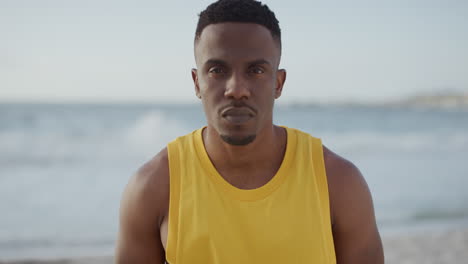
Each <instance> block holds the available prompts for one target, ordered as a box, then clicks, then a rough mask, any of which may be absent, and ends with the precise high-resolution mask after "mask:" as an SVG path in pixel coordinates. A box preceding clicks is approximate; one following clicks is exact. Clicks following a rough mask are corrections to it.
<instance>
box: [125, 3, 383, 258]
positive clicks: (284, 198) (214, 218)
mask: <svg viewBox="0 0 468 264" xmlns="http://www.w3.org/2000/svg"><path fill="white" fill-rule="evenodd" d="M194 50H195V60H196V65H197V69H193V70H192V78H193V81H194V84H195V93H196V95H197V96H198V97H199V98H200V99H201V101H202V103H203V107H204V111H205V115H206V119H207V126H206V127H205V128H202V129H199V130H196V131H194V132H193V133H191V134H189V135H186V136H184V137H180V138H178V139H177V140H175V141H173V142H171V143H170V144H169V145H168V147H167V148H165V149H163V150H162V151H161V152H159V154H157V155H156V156H155V157H154V158H153V159H152V160H151V161H149V162H148V163H146V164H145V165H144V166H143V167H142V168H141V169H140V170H139V171H138V173H137V174H136V175H135V176H133V177H132V178H131V180H130V182H129V184H128V186H127V188H126V190H125V193H124V196H123V200H122V204H121V216H120V232H119V237H118V245H117V251H116V262H117V263H119V264H123V263H164V261H167V262H169V263H171V264H181V263H222V264H226V263H340V264H343V263H346V264H351V263H355V264H358V263H359V264H365V263H369V264H371V263H372V264H379V263H383V250H382V244H381V241H380V236H379V233H378V230H377V227H376V222H375V217H374V211H373V205H372V199H371V195H370V192H369V190H368V187H367V185H366V182H365V180H364V178H363V177H362V175H361V174H360V172H359V170H358V169H357V168H356V167H355V166H354V165H353V164H352V163H350V162H349V161H347V160H345V159H343V158H341V157H340V156H338V155H337V154H335V153H333V152H332V151H330V150H329V149H327V148H326V147H324V146H322V145H321V142H320V140H319V139H317V138H313V137H311V136H310V135H308V134H306V133H303V132H301V131H298V130H295V129H291V128H286V127H279V126H276V125H274V124H273V121H272V120H273V104H274V101H275V99H277V98H279V97H280V95H281V92H282V89H283V85H284V83H285V80H286V72H285V70H283V69H278V67H279V63H280V56H281V33H280V28H279V25H278V21H277V20H276V18H275V15H274V13H273V12H271V11H270V10H269V9H268V7H267V6H265V5H262V4H261V3H260V2H256V1H253V0H220V1H218V2H216V3H213V4H212V5H210V6H208V8H207V9H206V10H205V11H203V12H202V13H201V14H200V19H199V22H198V26H197V30H196V36H195V49H194ZM304 121H305V122H307V120H304Z"/></svg>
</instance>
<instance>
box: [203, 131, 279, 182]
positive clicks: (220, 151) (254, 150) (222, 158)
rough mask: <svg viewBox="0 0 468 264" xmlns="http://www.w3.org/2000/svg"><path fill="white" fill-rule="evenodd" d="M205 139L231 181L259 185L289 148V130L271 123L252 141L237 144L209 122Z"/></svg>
mask: <svg viewBox="0 0 468 264" xmlns="http://www.w3.org/2000/svg"><path fill="white" fill-rule="evenodd" d="M203 141H204V145H205V149H206V152H207V153H208V156H209V157H210V159H211V162H212V163H213V165H214V166H215V168H216V169H217V171H218V172H219V173H220V174H221V176H222V177H224V178H225V179H226V180H227V181H228V182H231V183H234V182H240V183H239V184H234V185H239V186H242V185H243V186H247V185H256V183H259V182H262V181H264V180H262V179H266V181H267V180H269V179H271V178H272V177H273V176H274V175H275V173H276V172H277V170H278V169H279V167H280V165H281V162H282V160H283V157H284V153H285V149H286V130H285V129H284V128H281V127H278V126H274V125H271V126H269V127H267V128H264V129H262V130H261V131H260V132H259V134H257V137H256V139H255V140H254V141H253V142H251V143H250V144H248V145H245V146H233V145H230V144H228V143H226V142H224V141H223V140H222V139H221V137H220V136H219V134H218V133H217V132H216V130H215V129H213V128H212V127H209V126H208V127H207V128H206V129H204V131H203ZM255 177H259V178H261V179H255ZM239 178H244V179H239ZM254 182H256V183H254ZM251 183H252V184H251Z"/></svg>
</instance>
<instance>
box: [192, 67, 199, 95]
mask: <svg viewBox="0 0 468 264" xmlns="http://www.w3.org/2000/svg"><path fill="white" fill-rule="evenodd" d="M192 80H193V84H194V85H195V95H196V96H197V97H198V98H200V99H201V94H200V86H199V85H198V74H197V69H195V68H193V69H192Z"/></svg>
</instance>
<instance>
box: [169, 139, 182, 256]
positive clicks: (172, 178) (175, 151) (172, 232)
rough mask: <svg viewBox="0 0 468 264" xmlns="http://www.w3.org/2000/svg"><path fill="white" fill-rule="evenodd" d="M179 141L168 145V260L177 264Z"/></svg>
mask: <svg viewBox="0 0 468 264" xmlns="http://www.w3.org/2000/svg"><path fill="white" fill-rule="evenodd" d="M179 144H180V142H178V140H175V141H172V142H170V143H169V144H168V145H167V151H168V158H169V215H168V232H167V243H166V260H167V261H168V263H171V264H174V263H176V257H177V248H178V247H177V244H178V237H179V234H178V229H179V200H180V151H179Z"/></svg>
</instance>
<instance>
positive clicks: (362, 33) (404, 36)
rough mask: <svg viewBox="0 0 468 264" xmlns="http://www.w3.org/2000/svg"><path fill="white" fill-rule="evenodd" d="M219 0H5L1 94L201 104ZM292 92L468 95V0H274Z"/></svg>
mask: <svg viewBox="0 0 468 264" xmlns="http://www.w3.org/2000/svg"><path fill="white" fill-rule="evenodd" d="M211 2H212V1H184V2H182V1H159V0H153V1H149V0H135V1H119V0H92V1H91V0H80V1H71V0H29V1H27V0H0V102H16V101H33V102H146V103H148V102H188V103H190V102H196V101H197V100H198V99H197V98H196V97H195V93H194V88H193V83H192V79H191V76H190V70H191V69H192V68H194V67H195V62H194V57H193V37H194V31H195V26H196V23H197V19H198V14H199V13H200V11H202V10H203V9H204V8H205V7H206V6H207V5H208V4H209V3H211ZM263 3H266V4H267V5H268V6H269V7H270V8H271V9H272V10H273V11H274V12H275V14H276V16H277V18H278V20H279V21H280V27H281V30H282V42H283V51H282V62H281V65H280V66H281V68H285V69H286V70H287V80H286V84H285V86H284V90H283V95H282V97H281V99H280V100H283V101H286V102H309V101H310V102H315V101H318V102H328V101H369V102H373V101H388V100H395V99H398V98H404V97H406V96H411V95H415V94H420V93H434V92H439V91H446V90H450V91H452V90H455V91H458V92H464V93H468V1H466V0H458V1H456V0H439V1H435V0H381V1H375V0H354V1H330V0H323V1H314V0H309V1H284V0H266V1H263Z"/></svg>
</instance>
